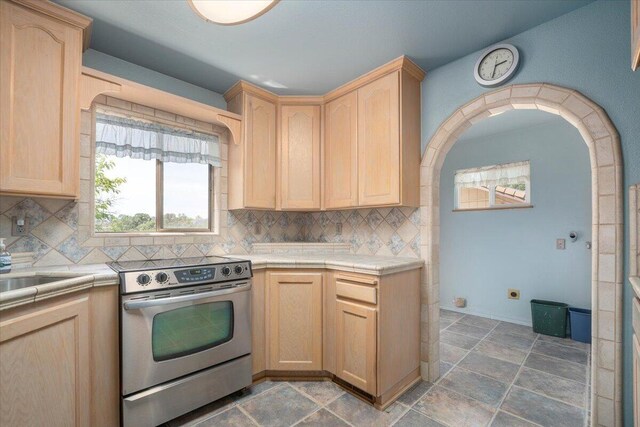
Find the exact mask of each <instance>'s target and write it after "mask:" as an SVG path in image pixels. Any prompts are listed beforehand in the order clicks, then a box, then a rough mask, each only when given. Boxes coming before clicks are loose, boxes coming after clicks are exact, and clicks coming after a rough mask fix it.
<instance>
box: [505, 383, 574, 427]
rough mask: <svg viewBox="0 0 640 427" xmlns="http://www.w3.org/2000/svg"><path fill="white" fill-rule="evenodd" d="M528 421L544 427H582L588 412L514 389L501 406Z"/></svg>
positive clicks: (529, 392)
mask: <svg viewBox="0 0 640 427" xmlns="http://www.w3.org/2000/svg"><path fill="white" fill-rule="evenodd" d="M501 409H504V410H505V411H508V412H511V413H512V414H515V415H517V416H519V417H522V418H524V419H526V420H529V421H533V422H534V423H537V424H540V425H542V426H550V427H551V426H552V427H557V426H563V427H573V426H575V427H582V426H583V424H584V417H585V414H586V411H584V410H583V409H580V408H576V407H575V406H571V405H567V404H565V403H561V402H558V401H556V400H553V399H549V398H548V397H544V396H542V395H540V394H537V393H534V392H531V391H528V390H525V389H522V388H519V387H512V388H511V390H510V391H509V394H507V397H506V398H505V400H504V403H503V404H502V406H501Z"/></svg>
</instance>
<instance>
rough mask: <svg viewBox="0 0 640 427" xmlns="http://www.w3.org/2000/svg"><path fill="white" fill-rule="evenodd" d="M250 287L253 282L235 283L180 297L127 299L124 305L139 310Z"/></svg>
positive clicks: (224, 293)
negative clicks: (232, 285) (228, 286)
mask: <svg viewBox="0 0 640 427" xmlns="http://www.w3.org/2000/svg"><path fill="white" fill-rule="evenodd" d="M248 289H251V284H250V283H242V284H240V285H235V286H234V287H232V288H225V289H218V290H216V291H210V292H201V293H196V294H190V295H182V296H179V297H168V298H158V299H145V300H134V301H125V302H124V304H123V305H124V309H125V310H138V309H141V308H148V307H156V306H160V305H169V304H178V303H181V302H187V301H194V300H198V299H203V298H209V297H217V296H222V295H229V294H235V293H237V292H242V291H246V290H248Z"/></svg>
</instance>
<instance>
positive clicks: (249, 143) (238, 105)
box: [227, 91, 277, 209]
mask: <svg viewBox="0 0 640 427" xmlns="http://www.w3.org/2000/svg"><path fill="white" fill-rule="evenodd" d="M227 105H228V109H229V110H230V111H232V112H234V113H238V114H242V115H243V116H244V120H243V132H242V138H241V140H240V141H239V142H238V143H233V144H230V145H229V171H228V180H229V182H228V186H229V200H228V201H229V209H243V208H251V209H275V208H276V159H277V157H276V125H277V117H276V103H275V102H274V101H273V100H270V99H269V98H266V97H260V96H258V95H255V94H252V93H247V92H245V91H240V92H238V93H237V94H235V95H234V97H233V98H232V99H231V100H228V101H227Z"/></svg>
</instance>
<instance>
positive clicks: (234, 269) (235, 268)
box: [233, 265, 242, 274]
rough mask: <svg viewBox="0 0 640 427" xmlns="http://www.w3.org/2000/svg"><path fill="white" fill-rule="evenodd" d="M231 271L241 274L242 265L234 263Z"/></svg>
mask: <svg viewBox="0 0 640 427" xmlns="http://www.w3.org/2000/svg"><path fill="white" fill-rule="evenodd" d="M233 271H234V273H236V274H242V266H241V265H236V266H235V267H234V268H233Z"/></svg>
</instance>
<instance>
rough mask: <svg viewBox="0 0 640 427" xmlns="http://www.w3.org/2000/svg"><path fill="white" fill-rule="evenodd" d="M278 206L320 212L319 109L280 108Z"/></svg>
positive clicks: (305, 107) (312, 107)
mask: <svg viewBox="0 0 640 427" xmlns="http://www.w3.org/2000/svg"><path fill="white" fill-rule="evenodd" d="M279 143H280V149H279V153H280V156H279V158H280V161H279V162H278V166H279V168H280V169H279V173H278V176H279V179H278V180H277V183H278V184H279V191H278V192H277V194H278V196H279V207H280V209H282V210H320V106H319V105H283V106H281V109H280V138H279Z"/></svg>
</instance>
